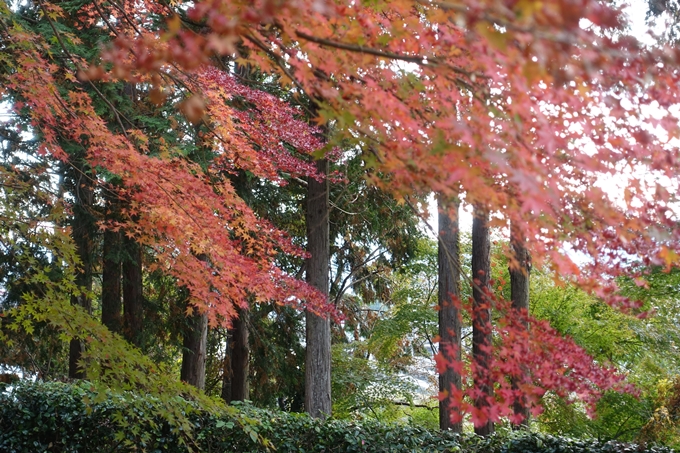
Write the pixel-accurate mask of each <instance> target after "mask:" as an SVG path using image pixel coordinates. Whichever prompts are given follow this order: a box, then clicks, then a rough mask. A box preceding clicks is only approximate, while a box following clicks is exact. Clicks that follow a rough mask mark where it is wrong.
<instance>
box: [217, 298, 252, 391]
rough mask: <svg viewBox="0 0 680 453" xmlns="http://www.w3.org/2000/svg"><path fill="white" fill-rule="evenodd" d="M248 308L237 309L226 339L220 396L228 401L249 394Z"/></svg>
mask: <svg viewBox="0 0 680 453" xmlns="http://www.w3.org/2000/svg"><path fill="white" fill-rule="evenodd" d="M248 319H249V315H248V310H243V309H238V318H235V319H234V320H233V321H232V326H231V329H229V332H228V333H229V337H228V340H227V356H226V357H225V367H224V371H225V372H226V374H225V375H224V379H223V381H222V398H223V399H224V400H225V401H226V402H227V403H230V402H232V401H244V400H247V399H248V398H249V396H250V389H249V387H248V375H249V374H250V345H249V343H248V341H249V340H248Z"/></svg>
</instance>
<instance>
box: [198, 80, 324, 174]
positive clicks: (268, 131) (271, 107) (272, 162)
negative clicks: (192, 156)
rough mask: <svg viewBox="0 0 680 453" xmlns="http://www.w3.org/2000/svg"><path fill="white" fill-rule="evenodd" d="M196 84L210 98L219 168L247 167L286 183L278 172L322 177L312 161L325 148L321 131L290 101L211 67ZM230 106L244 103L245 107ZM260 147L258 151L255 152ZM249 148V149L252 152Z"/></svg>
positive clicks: (210, 114)
mask: <svg viewBox="0 0 680 453" xmlns="http://www.w3.org/2000/svg"><path fill="white" fill-rule="evenodd" d="M195 83H196V85H197V86H198V88H200V92H201V93H203V96H204V98H205V99H206V101H207V106H206V115H207V116H208V118H210V120H211V122H212V125H213V131H214V132H215V138H216V139H217V143H215V148H216V149H218V150H220V151H221V152H220V156H219V158H218V159H217V161H216V162H215V164H214V165H215V167H216V168H218V169H220V170H225V171H233V170H235V169H237V168H240V169H244V170H248V171H250V172H252V173H253V174H254V175H256V176H259V177H261V178H266V179H269V180H272V181H277V182H279V183H285V179H283V178H281V177H280V172H285V173H287V174H288V175H291V176H311V177H314V178H317V179H319V178H321V177H322V176H321V175H319V174H318V173H317V171H316V167H315V165H314V164H313V163H312V162H311V161H310V159H306V160H303V159H301V158H300V157H296V156H295V155H294V154H293V152H292V150H295V151H296V152H298V153H300V154H301V155H308V156H309V155H311V154H312V153H313V152H314V151H317V150H318V149H320V148H322V147H323V146H324V145H325V143H324V141H323V140H322V139H321V130H320V129H318V128H315V127H313V126H311V125H310V124H309V123H308V122H306V121H304V120H303V119H301V118H300V117H301V116H302V115H301V113H302V112H296V111H295V110H294V109H293V108H291V106H290V104H287V103H286V102H284V101H282V100H281V99H279V98H277V97H276V96H273V95H272V94H269V93H266V92H264V91H260V90H255V89H252V88H249V87H247V86H245V85H242V84H240V83H238V82H237V81H236V78H235V77H234V76H232V75H229V74H226V73H224V72H223V71H219V70H217V69H215V68H208V69H206V70H204V71H202V72H200V73H199V74H197V76H196V80H195ZM230 103H231V104H234V103H241V104H246V105H241V109H239V108H238V107H234V106H232V105H230ZM254 149H256V150H257V151H256V152H253V151H252V150H254ZM249 151H250V152H249Z"/></svg>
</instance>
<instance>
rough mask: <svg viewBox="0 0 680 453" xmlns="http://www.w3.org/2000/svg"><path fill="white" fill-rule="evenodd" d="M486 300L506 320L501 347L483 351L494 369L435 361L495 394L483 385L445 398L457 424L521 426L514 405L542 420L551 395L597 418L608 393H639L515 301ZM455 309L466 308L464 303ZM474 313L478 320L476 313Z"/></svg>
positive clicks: (498, 331)
mask: <svg viewBox="0 0 680 453" xmlns="http://www.w3.org/2000/svg"><path fill="white" fill-rule="evenodd" d="M486 300H487V301H489V303H491V304H492V306H493V308H494V310H495V311H496V312H497V313H499V314H501V316H499V317H498V319H497V320H496V322H495V325H494V326H493V335H494V338H495V340H494V341H495V342H496V343H497V344H498V345H499V346H495V347H494V346H490V345H489V346H484V345H482V346H481V348H482V349H483V350H484V352H485V353H486V354H488V356H489V359H488V360H487V363H488V367H480V366H479V364H478V363H477V362H475V361H470V362H469V363H467V364H466V362H465V361H460V362H459V361H450V360H447V359H445V358H444V357H443V356H442V355H441V354H439V355H437V356H436V357H435V361H436V364H437V371H438V372H439V373H443V372H444V371H445V370H447V369H452V370H454V371H455V372H456V373H458V374H459V375H460V376H461V377H462V379H463V382H466V381H468V382H470V383H472V382H475V383H477V384H480V383H486V384H487V385H488V386H489V387H490V388H492V389H493V391H492V392H491V395H488V394H485V393H484V392H482V391H481V389H480V385H476V386H472V385H467V386H464V387H463V389H462V390H461V389H457V388H456V387H454V386H452V387H451V388H450V389H447V391H444V392H442V393H440V395H439V397H440V399H441V400H443V401H445V402H446V404H448V405H449V407H450V408H451V414H452V421H453V422H454V423H457V422H460V421H461V420H462V419H463V417H464V415H465V414H470V417H471V421H472V422H473V424H474V425H475V426H483V425H485V424H486V423H487V421H488V420H489V419H490V420H491V421H493V422H498V421H499V420H500V418H501V417H506V418H507V419H509V420H510V421H511V422H512V423H520V422H522V415H521V414H516V413H514V411H513V405H514V404H515V403H521V404H522V406H524V407H528V408H530V409H531V412H532V414H533V415H538V414H540V413H541V412H542V406H541V404H540V399H541V397H542V396H543V395H544V394H545V393H546V392H547V391H551V392H553V393H554V394H556V395H558V396H560V397H563V398H565V399H566V400H567V401H573V400H580V401H582V402H583V403H584V404H585V407H586V410H587V411H588V413H589V414H590V415H594V411H595V404H596V403H597V401H598V399H599V398H600V397H601V395H602V393H603V392H605V391H608V390H616V391H621V392H628V393H632V394H635V393H636V389H635V388H634V387H633V386H632V385H630V384H626V383H625V381H624V380H625V375H623V374H621V373H619V372H618V371H616V370H615V369H614V368H609V367H606V366H602V365H600V364H597V363H595V362H594V360H593V358H592V357H591V356H590V355H588V353H587V352H586V351H585V350H584V349H583V348H581V347H580V346H578V345H576V344H575V343H574V342H573V341H572V340H571V339H569V338H564V337H562V336H561V335H560V334H559V333H558V332H556V331H555V329H553V328H552V327H550V325H549V324H548V323H547V322H546V321H541V320H537V319H535V318H533V317H531V316H529V315H528V313H527V312H526V311H518V310H516V309H513V308H512V307H511V303H510V302H509V301H505V300H499V299H497V298H495V297H494V295H493V294H492V293H491V292H487V293H486ZM454 303H456V304H457V305H458V306H460V305H461V304H460V301H456V302H454ZM480 309H484V307H480ZM468 310H469V311H470V315H472V314H473V313H472V308H468ZM527 325H528V326H529V328H528V329H527V328H526V326H527ZM442 347H443V348H446V351H445V352H446V355H447V356H448V357H456V355H455V352H456V351H455V347H456V346H454V345H451V344H445V345H443V346H442ZM480 398H482V399H485V400H486V401H485V404H481V405H480V404H477V405H475V404H473V403H472V401H478V400H479V399H480Z"/></svg>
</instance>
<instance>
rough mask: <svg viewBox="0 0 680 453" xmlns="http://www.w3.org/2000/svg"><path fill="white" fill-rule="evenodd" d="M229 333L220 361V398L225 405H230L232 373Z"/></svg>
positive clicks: (229, 333) (228, 333)
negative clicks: (222, 358) (222, 357)
mask: <svg viewBox="0 0 680 453" xmlns="http://www.w3.org/2000/svg"><path fill="white" fill-rule="evenodd" d="M230 335H231V332H227V347H226V349H225V352H224V360H223V361H222V392H221V394H220V396H221V397H222V399H223V400H224V401H225V402H226V403H230V402H231V401H232V399H231V380H232V376H233V371H232V369H231V353H232V348H231V338H230Z"/></svg>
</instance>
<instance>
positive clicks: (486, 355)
mask: <svg viewBox="0 0 680 453" xmlns="http://www.w3.org/2000/svg"><path fill="white" fill-rule="evenodd" d="M488 219H489V214H488V212H486V211H485V210H483V209H479V208H475V213H474V219H473V221H472V277H473V282H474V286H473V289H472V299H473V304H472V308H473V317H472V360H473V363H474V366H475V372H474V385H475V387H476V388H478V389H479V390H481V392H482V395H481V396H480V397H478V398H476V399H475V401H474V405H475V408H477V409H481V410H486V409H485V408H486V407H488V406H489V401H488V399H490V398H491V395H492V392H493V383H492V382H491V378H490V373H489V371H490V370H489V365H490V358H491V304H490V301H489V299H488V298H487V297H486V294H487V292H488V291H489V279H490V274H491V257H490V252H491V239H490V237H489V226H488ZM493 431H494V424H493V422H492V421H490V420H489V421H487V423H486V424H484V425H482V426H478V427H477V426H476V427H475V433H477V434H478V435H480V436H487V435H489V434H491V433H493Z"/></svg>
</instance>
